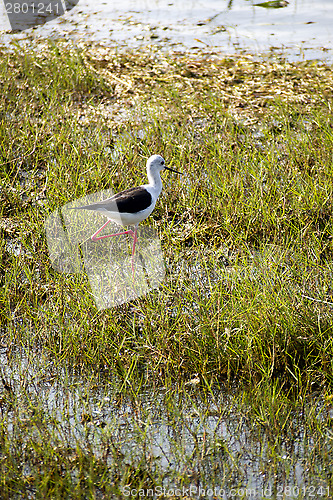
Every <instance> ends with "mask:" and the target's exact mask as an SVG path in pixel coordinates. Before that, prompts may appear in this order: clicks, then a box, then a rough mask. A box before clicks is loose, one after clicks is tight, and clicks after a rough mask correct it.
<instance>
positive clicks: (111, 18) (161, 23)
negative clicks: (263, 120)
mask: <svg viewBox="0 0 333 500" xmlns="http://www.w3.org/2000/svg"><path fill="white" fill-rule="evenodd" d="M45 19H47V17H45ZM1 20H2V22H1ZM332 21H333V2H331V1H330V0H321V1H314V0H299V1H296V0H290V1H289V2H287V1H268V2H260V0H234V1H233V0H224V1H222V2H221V1H217V0H207V1H200V2H194V1H191V0H187V1H183V0H182V1H180V0H155V1H154V2H148V1H146V0H135V1H134V0H127V1H125V2H124V1H120V0H114V1H112V2H109V1H104V0H96V1H92V0H80V1H79V2H78V4H77V5H76V6H75V7H74V8H73V9H72V10H70V11H68V12H67V13H66V14H65V15H64V16H60V17H59V18H58V19H56V20H53V21H51V22H47V23H46V24H44V25H43V26H39V27H36V28H34V29H28V30H25V31H23V32H21V33H19V34H12V33H8V32H7V34H2V35H1V37H0V40H2V41H3V42H5V43H6V44H8V43H10V41H11V40H13V39H21V38H23V39H24V38H26V37H29V38H30V37H33V38H35V37H40V36H42V37H54V38H65V39H72V40H85V41H95V42H100V43H103V44H106V45H108V46H117V47H122V48H124V47H132V48H133V47H140V46H141V45H147V44H151V43H153V44H156V45H159V46H161V47H163V48H166V49H170V48H173V49H176V50H183V49H184V48H192V49H194V48H196V47H198V48H204V47H206V46H209V47H216V48H217V50H219V51H221V52H225V53H233V52H235V51H238V50H245V51H251V52H253V51H255V52H266V51H269V50H271V49H272V48H274V49H275V50H277V51H282V52H283V53H284V54H285V55H287V56H288V57H289V58H291V59H293V60H300V59H304V58H305V59H323V60H331V59H332V46H333V43H332V42H333V32H332ZM6 26H7V28H8V20H7V22H6V18H5V16H4V15H3V6H2V11H1V10H0V28H1V27H2V28H5V27H6Z"/></svg>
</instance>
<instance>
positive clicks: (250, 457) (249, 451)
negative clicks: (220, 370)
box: [0, 345, 333, 499]
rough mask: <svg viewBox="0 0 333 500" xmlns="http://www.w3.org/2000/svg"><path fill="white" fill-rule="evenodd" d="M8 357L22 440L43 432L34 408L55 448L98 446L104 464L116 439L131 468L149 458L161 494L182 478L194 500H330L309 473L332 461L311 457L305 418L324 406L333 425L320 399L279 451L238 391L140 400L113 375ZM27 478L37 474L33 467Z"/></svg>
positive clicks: (296, 420) (162, 391)
mask: <svg viewBox="0 0 333 500" xmlns="http://www.w3.org/2000/svg"><path fill="white" fill-rule="evenodd" d="M1 351H2V352H0V362H1V367H2V368H1V375H2V379H3V380H5V381H7V383H8V385H9V386H10V387H11V390H12V392H13V395H15V398H16V401H17V404H16V405H15V411H14V410H13V408H11V407H10V406H9V407H8V408H6V405H5V404H4V401H5V399H6V398H5V397H4V396H5V393H6V390H5V389H3V388H2V387H0V395H2V396H3V398H2V401H3V412H2V418H3V426H5V428H6V429H7V432H8V433H9V434H11V433H14V431H15V426H16V427H17V424H18V423H23V424H25V425H26V424H27V423H28V422H29V425H30V426H31V431H32V430H33V428H34V426H36V429H37V428H38V418H37V419H36V424H34V419H33V418H32V413H31V410H33V412H34V414H35V415H37V414H38V413H39V414H41V415H42V418H43V422H48V424H47V428H48V432H49V433H50V436H51V439H52V442H53V441H54V443H57V440H58V439H60V440H61V442H62V443H63V446H66V447H68V450H71V449H75V448H76V446H80V447H82V448H83V449H84V448H86V447H89V449H91V450H92V451H93V452H94V454H95V455H96V456H101V455H102V454H103V452H105V447H106V444H107V443H108V442H109V439H110V436H111V442H112V438H115V439H116V442H117V443H119V450H120V451H121V455H122V459H123V462H124V464H135V463H140V459H141V458H142V453H143V450H145V453H146V454H148V455H149V457H150V460H151V461H152V462H154V464H155V465H154V467H157V468H158V470H159V473H160V474H161V476H162V477H164V480H163V483H161V485H160V486H158V487H159V488H160V487H165V488H166V490H167V491H171V489H172V488H176V487H180V486H179V483H178V479H179V477H180V476H181V475H182V474H185V476H187V477H188V482H187V484H185V485H184V487H185V492H184V494H183V496H184V497H185V496H186V495H185V493H186V490H188V489H190V488H191V493H192V495H193V496H192V497H193V498H198V497H199V496H200V495H199V490H198V489H197V490H196V488H199V487H200V488H201V493H202V495H203V496H204V498H208V499H210V498H221V499H222V498H223V499H226V498H231V497H235V498H258V499H260V498H279V497H281V494H282V493H284V492H285V491H287V488H288V491H289V488H293V491H294V493H296V494H292V495H291V494H289V495H287V494H286V495H285V497H287V498H288V497H289V498H305V497H306V496H305V495H304V496H302V495H300V496H299V493H301V492H302V490H304V488H305V489H306V488H308V485H309V484H310V485H312V487H313V488H315V490H316V491H319V488H321V490H320V491H323V494H319V495H318V497H320V498H328V495H326V492H327V491H329V489H328V488H329V487H328V485H327V483H326V482H325V479H324V478H323V477H320V476H318V477H316V476H314V475H313V472H311V470H310V469H311V468H309V465H311V466H312V467H314V468H317V467H318V468H320V467H321V465H322V460H323V457H322V456H321V455H318V456H317V457H316V456H315V457H313V456H312V455H313V453H312V451H313V450H312V446H310V445H311V437H310V436H307V435H306V428H305V422H306V419H304V416H305V415H306V413H307V412H308V410H307V406H309V408H311V407H312V408H314V407H315V408H316V413H317V415H318V423H319V422H320V421H321V420H322V421H323V423H324V422H325V420H327V419H330V418H332V417H333V410H331V411H329V410H327V409H326V408H325V405H324V404H323V402H321V401H319V400H318V401H317V402H315V401H309V402H308V404H306V405H305V407H304V408H303V409H302V411H299V412H294V414H293V415H292V416H291V417H290V418H291V420H292V425H290V426H289V432H291V433H292V436H290V435H289V436H288V439H286V442H284V439H283V438H282V437H281V440H280V443H279V444H277V442H275V443H274V445H273V443H272V441H271V431H270V429H269V428H266V427H265V426H263V425H262V424H261V423H260V418H258V421H257V422H256V421H255V420H254V419H251V418H248V417H247V408H246V406H245V405H244V404H243V403H242V404H241V405H240V403H239V402H240V401H242V394H241V393H239V391H237V390H236V389H235V390H231V391H230V390H229V391H225V390H223V388H222V390H221V388H220V389H219V390H218V391H216V392H215V391H213V392H210V393H209V394H206V395H204V391H202V388H201V389H200V390H197V387H196V386H195V385H193V384H191V383H188V384H187V385H185V386H184V388H183V390H182V391H181V393H179V392H178V390H173V389H172V388H171V387H169V388H168V389H166V388H159V389H156V388H154V387H151V388H148V387H146V388H144V389H142V390H141V391H140V393H139V398H138V399H137V398H136V397H135V396H134V393H135V392H136V391H135V390H134V392H133V390H132V388H131V385H130V384H126V388H125V387H124V382H121V381H120V380H117V379H116V377H114V376H113V377H111V379H109V381H108V382H107V383H103V381H102V379H100V380H99V381H96V379H94V378H90V377H89V376H87V375H85V376H84V377H82V378H81V377H78V376H77V375H73V374H70V373H69V372H68V371H67V370H65V369H60V370H59V368H57V367H56V365H55V364H54V363H53V362H52V361H49V360H48V359H47V358H44V357H43V356H41V355H40V353H38V352H33V351H32V350H31V352H30V353H29V354H28V355H27V353H22V354H21V355H20V354H19V353H18V352H17V353H16V354H14V353H13V352H11V353H10V354H9V351H7V350H6V348H5V346H3V345H2V346H1ZM133 396H134V397H133ZM291 438H292V439H291ZM321 438H322V445H323V446H324V448H326V446H327V451H328V449H329V439H330V435H329V432H328V431H327V429H323V432H322V436H321ZM49 439H50V438H49ZM325 443H326V445H325ZM323 452H324V451H323ZM0 456H1V452H0ZM273 457H274V459H273ZM103 460H106V461H107V464H108V466H109V467H110V470H112V467H113V461H114V457H113V456H112V453H109V454H107V456H105V454H104V455H103ZM25 474H26V475H27V476H29V474H30V468H29V465H28V464H27V467H26V469H25ZM196 477H197V478H198V477H199V478H200V479H199V482H198V481H197V480H196V479H195V478H196ZM203 479H204V480H203ZM308 481H310V483H308ZM155 488H157V486H155ZM214 488H216V489H215V493H216V494H215V495H214ZM204 490H205V493H203V491H204ZM207 490H210V492H208V491H207ZM158 491H159V490H157V489H156V495H155V496H154V498H156V497H157V496H158ZM181 491H182V490H181ZM253 492H255V495H254V493H253ZM279 493H280V494H279ZM124 495H126V492H124ZM167 496H171V495H166V497H167ZM310 496H311V495H310Z"/></svg>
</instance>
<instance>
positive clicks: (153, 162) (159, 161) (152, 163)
mask: <svg viewBox="0 0 333 500" xmlns="http://www.w3.org/2000/svg"><path fill="white" fill-rule="evenodd" d="M164 169H167V170H171V172H175V173H176V174H181V172H178V170H174V169H173V168H170V167H167V166H166V165H165V160H164V158H163V157H162V156H161V155H153V156H151V157H150V158H149V160H148V161H147V170H148V171H151V172H153V173H155V172H162V170H164Z"/></svg>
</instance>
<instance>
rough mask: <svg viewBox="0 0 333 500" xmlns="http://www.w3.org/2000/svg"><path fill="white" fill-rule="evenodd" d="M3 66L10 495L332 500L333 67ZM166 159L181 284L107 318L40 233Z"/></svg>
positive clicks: (140, 60) (25, 61)
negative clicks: (64, 211) (154, 158)
mask: <svg viewBox="0 0 333 500" xmlns="http://www.w3.org/2000/svg"><path fill="white" fill-rule="evenodd" d="M0 61H1V62H0V85H1V89H2V91H1V94H0V164H1V168H0V209H1V223H0V224H1V240H0V241H1V247H0V252H1V268H0V272H1V275H0V278H1V289H0V302H1V309H0V315H1V343H0V349H1V351H0V356H1V358H0V359H1V373H0V375H1V380H2V385H1V384H0V411H1V421H0V492H1V498H4V499H5V498H10V499H12V498H22V496H23V497H24V498H111V496H112V498H116V497H119V498H122V497H123V496H124V488H125V487H130V488H131V489H132V490H133V491H134V490H137V489H139V488H151V489H153V490H154V489H155V491H156V488H157V487H165V488H166V489H167V490H168V489H170V488H175V487H183V486H184V487H190V486H191V485H192V486H193V485H195V486H196V487H197V488H199V487H201V488H202V489H205V488H208V487H211V488H214V487H220V488H222V489H224V491H225V495H226V496H225V498H228V495H230V491H231V489H235V488H236V490H237V491H238V492H239V494H238V497H239V498H247V496H246V493H244V491H245V490H244V491H243V493H242V494H241V493H240V492H241V489H242V488H243V489H244V488H247V487H252V488H256V491H257V496H256V498H266V497H267V495H266V496H265V495H264V493H263V492H264V489H265V488H267V487H269V488H271V490H270V492H271V495H270V496H269V498H281V492H282V493H283V494H284V497H283V498H309V496H311V495H312V493H313V494H314V496H315V497H316V498H329V497H330V495H331V489H330V488H332V486H333V485H332V478H331V470H332V459H333V455H332V437H333V434H332V417H333V408H332V397H333V394H332V379H333V378H332V377H333V370H332V354H333V352H332V351H333V341H332V330H333V326H332V307H333V297H332V293H333V291H332V270H333V266H332V255H333V242H332V238H333V226H332V217H331V216H332V188H333V176H332V172H333V168H332V167H333V156H332V151H333V148H332V142H333V131H332V130H333V129H332V70H331V68H330V67H328V66H326V65H324V64H320V63H314V62H304V63H301V64H292V63H289V62H287V61H285V60H282V59H278V58H276V57H274V56H272V57H271V58H269V57H267V58H259V57H251V56H233V57H221V56H220V55H218V54H215V53H213V52H200V53H199V52H198V53H196V54H193V53H185V54H184V53H183V54H180V53H175V52H173V53H169V54H166V53H162V52H160V51H158V50H154V49H152V48H150V49H147V50H140V51H139V52H126V53H124V52H123V53H117V51H114V50H111V49H108V48H105V47H100V46H95V45H82V46H81V47H79V48H78V47H73V46H71V45H62V44H59V43H58V44H53V43H50V42H47V41H45V42H42V41H40V42H39V45H38V46H37V47H35V48H26V49H22V48H20V47H19V46H17V47H14V49H13V50H11V51H9V50H7V49H6V50H5V49H3V50H2V51H1V57H0ZM155 153H159V154H162V155H163V156H164V157H165V158H166V160H167V162H168V164H169V165H170V166H174V168H177V169H180V170H182V171H183V172H184V175H183V176H182V178H175V177H171V176H170V177H168V176H167V175H166V176H165V179H164V186H165V189H164V192H163V194H162V196H161V197H160V199H159V202H158V204H157V206H156V209H155V211H154V212H153V215H152V216H151V218H150V219H149V221H147V223H149V225H151V226H152V227H153V228H154V230H155V231H156V232H157V233H158V235H159V238H160V240H161V244H162V248H163V253H164V257H165V262H166V267H167V275H166V278H165V280H164V282H163V283H162V284H161V286H160V287H159V288H158V289H155V290H151V291H150V293H148V294H147V295H145V296H144V297H140V298H138V299H136V300H134V301H131V302H130V303H127V304H123V305H121V306H119V307H116V308H113V309H106V310H103V311H98V310H97V309H96V306H95V303H94V301H93V298H92V295H91V292H90V289H89V282H88V280H87V277H86V276H85V274H84V273H83V274H81V275H72V274H64V273H63V274H60V273H57V272H56V271H55V270H54V269H52V266H51V263H50V259H49V256H48V252H47V245H46V238H45V231H44V223H45V220H46V218H47V217H48V215H49V214H50V213H51V212H52V211H54V210H56V209H57V208H58V207H61V206H62V205H64V204H65V203H67V202H69V201H71V200H73V199H75V198H78V197H81V196H83V195H85V194H89V193H93V192H96V191H99V190H102V189H107V188H112V189H113V190H114V191H115V192H116V191H118V190H121V189H125V188H127V187H129V186H131V185H136V184H141V183H142V181H143V180H144V182H145V171H144V165H145V160H146V158H147V157H149V156H150V155H151V154H155ZM289 487H290V488H294V489H293V490H292V489H290V490H289V489H288V488H289ZM281 488H282V489H281ZM286 488H287V490H286ZM308 488H313V490H309V489H308ZM126 491H127V490H126ZM198 491H199V490H198ZM260 492H262V493H260ZM309 492H310V493H311V495H310V493H309ZM167 493H168V491H166V492H165V493H164V497H165V498H166V497H167V496H169V497H170V496H171V495H168V494H167ZM221 495H222V494H221ZM242 495H243V496H242ZM279 495H280V496H279ZM132 496H135V494H134V493H133V494H132ZM174 496H175V495H174ZM192 496H193V498H197V497H198V496H199V493H197V496H196V495H195V494H194V491H192ZM162 498H163V497H162ZM222 498H223V496H222Z"/></svg>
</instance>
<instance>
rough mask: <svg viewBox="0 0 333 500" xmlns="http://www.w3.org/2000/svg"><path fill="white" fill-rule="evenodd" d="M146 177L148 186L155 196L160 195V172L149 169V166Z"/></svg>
mask: <svg viewBox="0 0 333 500" xmlns="http://www.w3.org/2000/svg"><path fill="white" fill-rule="evenodd" d="M147 176H148V181H149V186H150V187H152V188H153V189H154V191H155V193H156V194H157V196H158V195H159V194H160V193H161V191H162V181H161V175H160V172H158V171H156V170H155V171H154V172H152V170H151V169H150V166H148V167H147Z"/></svg>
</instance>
